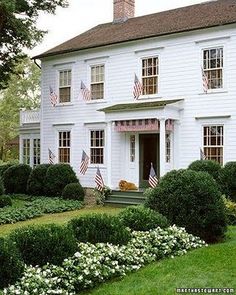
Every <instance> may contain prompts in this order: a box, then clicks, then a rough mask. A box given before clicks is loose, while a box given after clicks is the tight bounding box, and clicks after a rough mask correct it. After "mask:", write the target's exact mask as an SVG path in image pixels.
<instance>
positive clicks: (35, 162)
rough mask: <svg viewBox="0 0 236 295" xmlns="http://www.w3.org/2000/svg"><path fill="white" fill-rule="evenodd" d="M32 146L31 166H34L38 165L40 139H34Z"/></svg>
mask: <svg viewBox="0 0 236 295" xmlns="http://www.w3.org/2000/svg"><path fill="white" fill-rule="evenodd" d="M33 144H34V146H33V165H34V166H36V165H39V164H40V139H39V138H35V139H34V140H33Z"/></svg>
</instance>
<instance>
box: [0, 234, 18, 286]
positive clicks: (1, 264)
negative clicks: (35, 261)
mask: <svg viewBox="0 0 236 295" xmlns="http://www.w3.org/2000/svg"><path fill="white" fill-rule="evenodd" d="M23 271H24V263H23V261H22V259H21V256H20V254H19V251H18V249H17V248H16V246H15V245H14V243H13V242H12V241H11V240H9V239H6V238H0V289H3V288H4V287H6V286H7V285H8V284H13V283H15V282H16V280H17V279H19V278H20V277H21V275H22V274H23Z"/></svg>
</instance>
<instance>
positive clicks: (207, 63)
mask: <svg viewBox="0 0 236 295" xmlns="http://www.w3.org/2000/svg"><path fill="white" fill-rule="evenodd" d="M223 63H224V56H223V47H216V48H211V49H204V50H203V70H204V73H205V74H206V76H207V79H208V89H218V88H223V66H224V64H223Z"/></svg>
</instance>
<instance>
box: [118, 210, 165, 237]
mask: <svg viewBox="0 0 236 295" xmlns="http://www.w3.org/2000/svg"><path fill="white" fill-rule="evenodd" d="M118 216H119V218H120V219H121V221H122V222H123V223H124V225H125V226H127V227H129V228H130V229H131V230H134V231H148V230H150V229H154V228H157V227H158V226H159V227H161V228H165V227H168V225H169V223H168V221H167V218H166V217H165V216H163V215H162V214H160V213H158V212H156V211H154V210H152V209H150V208H145V207H144V206H130V207H127V208H126V209H124V210H123V211H121V212H120V213H119V215H118Z"/></svg>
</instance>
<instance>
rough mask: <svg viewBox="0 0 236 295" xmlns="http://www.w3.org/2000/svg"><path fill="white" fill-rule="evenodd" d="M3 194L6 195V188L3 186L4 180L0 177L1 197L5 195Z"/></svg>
mask: <svg viewBox="0 0 236 295" xmlns="http://www.w3.org/2000/svg"><path fill="white" fill-rule="evenodd" d="M3 193H4V186H3V181H2V178H1V176H0V196H1V195H3Z"/></svg>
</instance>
